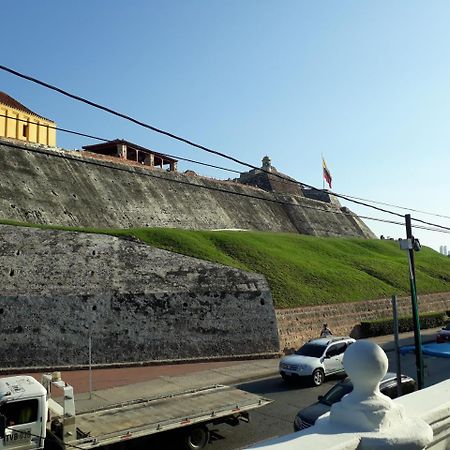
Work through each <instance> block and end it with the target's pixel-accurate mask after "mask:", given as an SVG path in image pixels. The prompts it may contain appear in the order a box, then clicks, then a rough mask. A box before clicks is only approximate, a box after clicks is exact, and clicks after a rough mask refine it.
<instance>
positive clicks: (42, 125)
mask: <svg viewBox="0 0 450 450" xmlns="http://www.w3.org/2000/svg"><path fill="white" fill-rule="evenodd" d="M0 117H5V118H7V119H10V120H16V121H18V122H25V123H27V124H28V123H35V122H29V121H28V120H25V119H19V118H18V117H10V116H8V115H7V114H0ZM35 124H36V123H35ZM36 125H39V126H41V127H46V128H50V129H51V130H58V131H62V132H64V133H68V134H75V135H77V136H83V137H87V138H90V139H95V140H97V141H103V142H109V141H111V139H106V138H102V137H98V136H92V135H91V134H86V133H81V132H79V131H73V130H68V129H67V128H61V127H55V126H53V125H46V124H36ZM158 153H159V154H160V155H162V156H167V157H168V158H175V159H178V160H180V161H187V162H190V163H193V164H199V165H201V166H206V167H212V168H214V169H220V170H224V171H226V172H234V173H238V174H239V173H240V172H239V171H238V170H233V169H228V168H226V167H221V166H216V165H214V164H208V163H204V162H201V161H196V160H195V159H188V158H183V157H182V156H177V155H170V154H168V153H163V152H158Z"/></svg>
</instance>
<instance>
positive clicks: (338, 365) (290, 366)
mask: <svg viewBox="0 0 450 450" xmlns="http://www.w3.org/2000/svg"><path fill="white" fill-rule="evenodd" d="M353 342H355V340H354V339H353V338H351V337H348V336H344V337H335V336H329V337H326V338H319V339H311V340H310V341H308V342H307V343H306V344H305V345H303V346H302V347H300V348H299V349H298V350H297V351H296V352H295V353H294V354H292V355H288V356H285V357H283V358H282V359H281V360H280V365H279V370H280V375H281V377H282V378H283V380H294V379H300V378H304V377H310V378H311V379H312V382H313V383H314V385H316V386H320V385H321V384H322V383H323V382H324V380H325V377H326V376H328V375H333V374H343V373H345V370H344V366H343V364H342V361H343V359H344V352H345V350H346V349H347V348H348V346H349V345H351V344H353Z"/></svg>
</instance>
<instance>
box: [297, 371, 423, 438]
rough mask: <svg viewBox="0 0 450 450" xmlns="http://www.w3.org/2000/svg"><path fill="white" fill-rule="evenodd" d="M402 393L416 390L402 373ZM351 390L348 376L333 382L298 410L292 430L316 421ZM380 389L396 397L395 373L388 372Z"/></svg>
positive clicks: (302, 427) (351, 386)
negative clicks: (328, 388)
mask: <svg viewBox="0 0 450 450" xmlns="http://www.w3.org/2000/svg"><path fill="white" fill-rule="evenodd" d="M401 380H402V395H405V394H409V393H410V392H414V391H415V390H416V382H415V381H414V379H412V378H410V377H408V376H406V375H402V376H401ZM352 390H353V384H352V382H351V381H350V378H345V379H344V380H342V381H341V382H339V383H337V384H335V385H334V386H333V387H332V388H331V389H330V390H329V391H328V392H327V393H326V394H325V395H319V397H318V401H317V402H316V403H313V404H312V405H310V406H308V407H306V408H304V409H302V410H300V411H299V412H298V414H297V416H296V417H295V420H294V430H295V431H299V430H304V429H305V428H308V427H310V426H312V425H314V424H315V423H316V420H317V419H318V418H319V417H320V416H321V415H322V414H325V413H326V412H328V411H329V410H330V409H331V405H333V404H334V403H337V402H339V401H340V400H341V399H342V397H344V395H347V394H348V393H349V392H351V391H352ZM380 391H381V393H383V394H384V395H387V396H388V397H390V398H396V397H397V375H396V374H395V373H392V372H388V373H387V374H386V375H385V376H384V377H383V379H382V380H381V382H380Z"/></svg>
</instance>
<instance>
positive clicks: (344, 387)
mask: <svg viewBox="0 0 450 450" xmlns="http://www.w3.org/2000/svg"><path fill="white" fill-rule="evenodd" d="M352 391H353V385H352V384H350V383H345V384H344V383H338V384H336V386H333V387H332V388H331V389H330V390H329V391H328V392H327V393H326V394H325V395H324V396H323V397H322V398H321V399H320V400H319V402H320V403H323V404H325V405H328V406H331V405H332V404H333V403H336V402H339V401H340V400H341V399H342V397H343V396H344V395H346V394H348V393H349V392H352Z"/></svg>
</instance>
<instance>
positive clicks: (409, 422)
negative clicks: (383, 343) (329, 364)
mask: <svg viewBox="0 0 450 450" xmlns="http://www.w3.org/2000/svg"><path fill="white" fill-rule="evenodd" d="M344 368H345V371H346V373H347V375H348V376H349V377H350V379H351V381H352V384H353V391H352V392H350V393H349V394H347V395H346V396H345V397H344V398H343V399H342V400H341V401H340V402H338V403H335V404H334V405H333V406H332V407H331V411H330V416H329V424H330V425H331V426H332V427H338V428H340V429H343V430H346V431H347V432H357V433H361V436H362V437H361V442H360V445H359V446H358V450H363V449H364V450H373V449H382V448H387V449H402V450H416V449H422V448H424V447H425V446H426V445H427V444H428V443H429V442H431V441H432V439H433V431H432V429H431V427H430V426H429V425H428V424H427V423H426V422H424V421H423V420H421V419H417V418H409V417H408V416H407V413H406V411H405V409H404V408H403V407H402V406H401V405H398V404H396V403H395V402H394V401H393V400H391V399H390V398H389V397H387V396H386V395H384V394H382V393H381V392H380V389H379V385H380V381H381V379H382V378H383V377H384V375H385V374H386V371H387V368H388V359H387V356H386V354H385V353H384V351H383V349H382V348H381V347H380V346H378V345H377V344H374V343H373V342H370V341H366V340H360V341H356V342H355V343H354V344H352V345H351V346H350V347H349V348H348V349H347V350H346V351H345V354H344Z"/></svg>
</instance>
